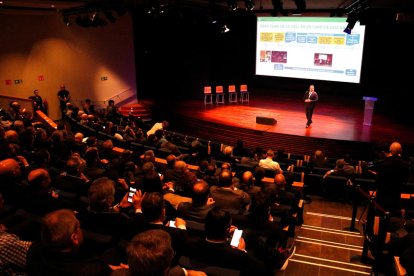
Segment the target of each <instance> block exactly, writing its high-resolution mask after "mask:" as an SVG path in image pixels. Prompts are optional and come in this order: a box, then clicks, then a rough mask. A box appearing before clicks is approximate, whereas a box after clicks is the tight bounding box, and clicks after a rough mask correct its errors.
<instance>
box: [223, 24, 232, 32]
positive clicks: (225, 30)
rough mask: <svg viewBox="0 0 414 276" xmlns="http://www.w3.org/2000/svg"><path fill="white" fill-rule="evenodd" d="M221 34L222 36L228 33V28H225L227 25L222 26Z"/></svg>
mask: <svg viewBox="0 0 414 276" xmlns="http://www.w3.org/2000/svg"><path fill="white" fill-rule="evenodd" d="M221 32H222V33H223V34H224V33H228V32H230V28H229V27H227V25H226V24H224V25H223V28H222V30H221Z"/></svg>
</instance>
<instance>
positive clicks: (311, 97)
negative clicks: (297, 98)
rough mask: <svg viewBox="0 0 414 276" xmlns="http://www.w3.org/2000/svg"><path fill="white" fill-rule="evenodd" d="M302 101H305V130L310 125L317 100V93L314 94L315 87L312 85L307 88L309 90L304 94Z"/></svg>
mask: <svg viewBox="0 0 414 276" xmlns="http://www.w3.org/2000/svg"><path fill="white" fill-rule="evenodd" d="M303 100H304V101H305V109H306V119H307V122H306V128H308V127H309V126H310V125H311V124H312V115H313V110H314V109H315V105H316V102H317V101H318V100H319V96H318V93H316V91H315V86H314V85H313V84H311V85H310V86H309V90H308V91H306V92H305V95H304V96H303Z"/></svg>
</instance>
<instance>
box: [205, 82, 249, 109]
mask: <svg viewBox="0 0 414 276" xmlns="http://www.w3.org/2000/svg"><path fill="white" fill-rule="evenodd" d="M227 93H228V103H238V102H240V103H249V101H250V93H249V90H248V88H247V84H241V85H240V87H239V93H240V97H238V92H237V90H236V85H234V84H231V85H229V86H228V88H227ZM215 96H216V100H215V103H216V104H224V103H225V99H224V88H223V86H222V85H216V86H215ZM204 104H206V105H207V104H213V90H212V86H204Z"/></svg>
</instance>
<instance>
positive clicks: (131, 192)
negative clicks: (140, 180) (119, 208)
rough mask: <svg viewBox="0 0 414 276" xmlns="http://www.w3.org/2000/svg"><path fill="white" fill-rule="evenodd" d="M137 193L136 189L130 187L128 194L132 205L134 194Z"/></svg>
mask: <svg viewBox="0 0 414 276" xmlns="http://www.w3.org/2000/svg"><path fill="white" fill-rule="evenodd" d="M136 192H137V189H136V188H133V187H129V193H128V202H129V203H132V201H133V200H132V198H133V197H134V194H135V193H136Z"/></svg>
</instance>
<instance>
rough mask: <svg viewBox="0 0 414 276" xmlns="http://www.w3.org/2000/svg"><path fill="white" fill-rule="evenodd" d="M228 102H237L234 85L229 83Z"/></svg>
mask: <svg viewBox="0 0 414 276" xmlns="http://www.w3.org/2000/svg"><path fill="white" fill-rule="evenodd" d="M229 103H237V92H236V86H235V85H229Z"/></svg>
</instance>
